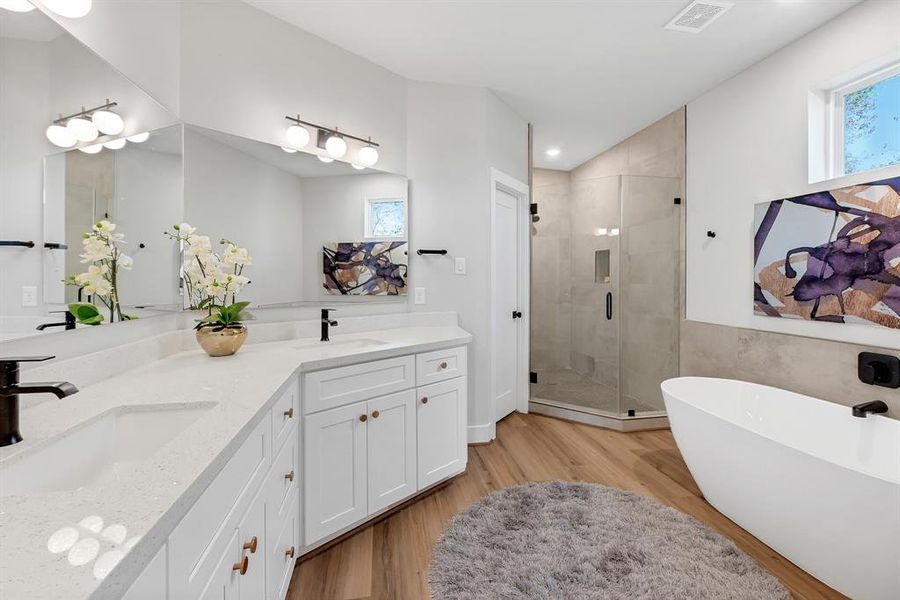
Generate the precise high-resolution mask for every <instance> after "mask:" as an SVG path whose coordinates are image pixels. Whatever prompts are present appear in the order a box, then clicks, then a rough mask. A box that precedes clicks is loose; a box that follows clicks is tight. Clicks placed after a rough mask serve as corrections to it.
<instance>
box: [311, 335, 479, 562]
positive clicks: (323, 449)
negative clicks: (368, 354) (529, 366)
mask: <svg viewBox="0 0 900 600" xmlns="http://www.w3.org/2000/svg"><path fill="white" fill-rule="evenodd" d="M431 381H437V382H439V383H433V384H430V385H418V384H419V382H425V383H430V382H431ZM417 385H418V387H417ZM466 390H467V384H466V348H465V346H460V347H455V348H450V349H447V350H439V351H436V352H429V353H422V354H418V355H410V356H406V357H398V358H391V359H386V360H382V361H372V362H369V363H363V364H360V365H351V366H347V367H340V368H337V369H328V370H324V371H317V372H313V373H308V374H306V375H305V376H304V382H303V392H304V396H303V402H302V404H303V413H304V417H303V424H302V428H303V431H304V440H303V451H302V460H303V466H304V469H303V471H304V482H303V485H304V497H303V509H304V540H303V541H304V545H305V547H306V549H307V550H308V549H311V548H312V547H315V546H316V545H317V544H319V543H321V542H323V541H325V540H326V539H327V538H329V537H333V536H335V535H336V534H339V533H340V532H343V531H347V530H349V529H351V528H352V527H354V526H356V525H358V524H360V523H362V522H364V521H365V520H366V519H368V518H370V517H374V516H376V515H377V514H379V513H381V512H384V511H385V510H387V509H389V508H390V507H392V506H394V505H396V504H398V503H400V502H402V501H404V500H406V499H408V498H410V497H412V496H414V495H415V494H416V493H418V492H420V491H422V490H424V489H426V488H428V487H430V486H432V485H434V484H435V483H438V482H440V481H442V480H444V479H447V478H449V477H451V476H453V475H456V474H458V473H460V472H462V471H463V470H465V466H466Z"/></svg>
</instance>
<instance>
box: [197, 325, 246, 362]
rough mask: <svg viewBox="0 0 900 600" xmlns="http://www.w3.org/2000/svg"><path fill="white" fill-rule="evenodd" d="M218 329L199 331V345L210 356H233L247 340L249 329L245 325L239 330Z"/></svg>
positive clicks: (202, 329) (210, 328) (202, 328)
mask: <svg viewBox="0 0 900 600" xmlns="http://www.w3.org/2000/svg"><path fill="white" fill-rule="evenodd" d="M216 329H217V328H216V327H201V328H200V329H198V330H197V332H196V334H197V343H198V344H200V347H201V348H203V349H204V350H205V351H206V353H207V354H209V355H210V356H231V355H232V354H234V353H235V352H237V351H238V350H239V349H240V348H241V346H243V345H244V342H245V341H246V340H247V328H246V327H245V326H243V325H241V327H240V328H239V329H229V328H225V329H221V330H219V331H216Z"/></svg>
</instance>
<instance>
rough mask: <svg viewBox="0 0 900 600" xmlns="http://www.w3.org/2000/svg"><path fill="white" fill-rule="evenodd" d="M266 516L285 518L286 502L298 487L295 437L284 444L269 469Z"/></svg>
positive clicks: (269, 517)
mask: <svg viewBox="0 0 900 600" xmlns="http://www.w3.org/2000/svg"><path fill="white" fill-rule="evenodd" d="M266 485H267V486H268V489H267V490H266V494H267V499H266V518H267V520H268V521H270V522H272V521H274V520H281V519H284V518H285V511H286V510H287V502H288V499H289V498H290V496H291V494H292V493H293V492H294V490H296V489H298V488H299V487H300V469H299V468H298V466H297V438H296V437H294V438H292V439H291V440H290V441H289V442H288V443H286V444H285V445H284V447H283V448H282V449H281V451H280V452H279V453H278V455H277V456H276V457H275V460H274V461H273V462H272V469H271V470H270V471H269V481H268V482H267V483H266Z"/></svg>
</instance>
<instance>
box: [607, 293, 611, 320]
mask: <svg viewBox="0 0 900 600" xmlns="http://www.w3.org/2000/svg"><path fill="white" fill-rule="evenodd" d="M606 320H607V321H612V292H606Z"/></svg>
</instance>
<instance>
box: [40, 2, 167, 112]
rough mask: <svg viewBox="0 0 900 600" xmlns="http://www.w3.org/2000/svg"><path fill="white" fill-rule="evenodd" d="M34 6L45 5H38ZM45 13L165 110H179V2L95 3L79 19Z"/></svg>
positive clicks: (49, 12)
mask: <svg viewBox="0 0 900 600" xmlns="http://www.w3.org/2000/svg"><path fill="white" fill-rule="evenodd" d="M32 4H36V5H39V6H40V5H41V2H40V0H33V1H32ZM44 12H45V13H46V14H47V15H48V16H49V17H50V18H51V19H53V20H54V21H56V22H57V23H58V24H60V25H61V26H62V27H63V28H64V29H66V30H67V31H69V32H70V33H71V34H72V35H74V36H75V37H76V38H77V39H78V40H80V41H81V42H82V43H84V44H85V45H86V46H88V47H89V48H90V49H91V50H93V51H94V52H96V53H97V54H98V55H99V56H101V57H102V58H103V59H104V60H105V61H107V62H108V63H109V64H111V65H113V66H114V67H115V68H116V69H118V70H119V71H120V72H121V73H124V74H126V75H127V76H128V77H129V78H130V79H131V81H133V82H134V83H135V84H137V85H139V86H140V87H141V88H143V89H144V90H146V91H147V92H148V93H149V94H150V95H151V96H153V97H154V98H156V99H157V100H158V101H159V102H161V103H162V104H163V105H164V106H165V107H166V108H168V109H169V110H171V111H172V112H173V113H175V114H177V113H178V110H179V106H178V104H179V89H178V85H179V80H180V77H179V72H180V67H181V2H173V1H172V0H141V1H140V2H121V1H118V0H116V1H109V0H107V1H105V2H104V1H102V0H101V1H99V2H94V3H93V6H92V8H91V12H90V14H89V15H88V16H87V17H84V18H81V19H66V18H65V17H60V16H58V15H56V14H55V13H53V12H51V11H46V10H44Z"/></svg>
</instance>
